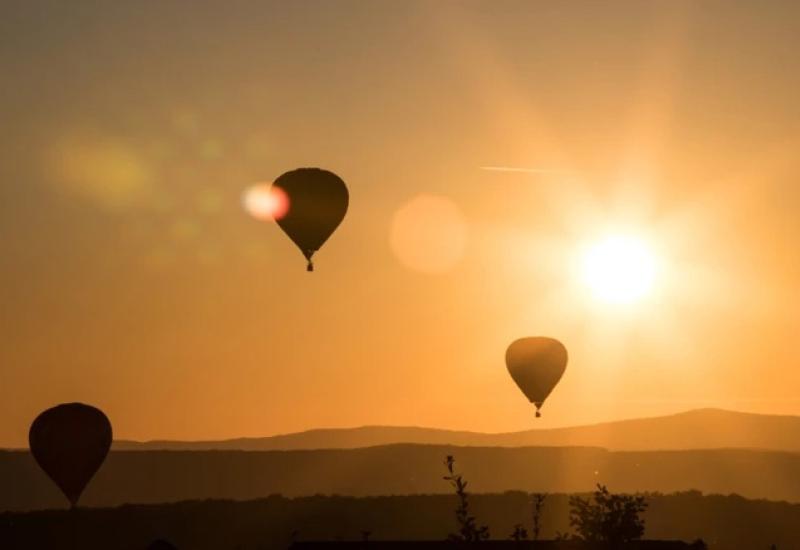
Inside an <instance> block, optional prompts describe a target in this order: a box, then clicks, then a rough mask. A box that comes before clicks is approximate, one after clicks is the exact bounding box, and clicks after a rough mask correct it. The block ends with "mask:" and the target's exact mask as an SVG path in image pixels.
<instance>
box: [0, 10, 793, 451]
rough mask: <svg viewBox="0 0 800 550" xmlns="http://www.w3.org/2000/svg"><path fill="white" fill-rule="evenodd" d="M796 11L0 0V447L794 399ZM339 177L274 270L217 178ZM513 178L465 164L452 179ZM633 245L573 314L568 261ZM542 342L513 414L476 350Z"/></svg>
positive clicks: (502, 386)
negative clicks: (603, 294) (101, 437)
mask: <svg viewBox="0 0 800 550" xmlns="http://www.w3.org/2000/svg"><path fill="white" fill-rule="evenodd" d="M798 36H800V4H798V3H797V2H793V1H785V2H779V1H765V2H750V1H747V2H745V1H733V0H720V1H710V0H709V1H692V2H678V1H670V2H667V1H663V2H662V1H653V2H642V1H640V0H631V1H623V0H619V1H614V2H594V1H574V2H534V1H485V2H446V1H429V2H413V1H405V2H388V1H387V2H367V1H363V2H350V1H298V2H274V3H270V2H225V3H224V5H223V3H212V2H169V1H168V2H151V3H140V2H130V3H128V5H122V3H107V5H100V4H99V3H94V2H82V3H81V2H69V3H65V2H56V1H51V2H46V1H41V2H7V3H4V8H3V17H2V18H0V37H1V38H0V75H2V76H1V77H0V78H2V86H1V87H0V121H2V131H0V262H1V264H0V265H1V266H2V269H1V270H0V329H1V330H0V445H7V446H13V445H24V444H25V442H26V437H27V430H28V426H29V424H30V422H31V421H32V419H33V418H34V417H35V416H36V414H37V413H38V412H40V411H41V410H42V409H44V408H47V407H49V406H52V405H54V404H56V403H60V402H65V401H84V402H88V403H91V404H94V405H97V406H99V407H101V408H102V409H104V410H105V411H106V413H107V414H108V415H109V417H110V418H111V420H112V422H113V423H114V426H115V431H116V435H117V436H118V437H123V438H134V439H154V438H178V439H200V438H227V437H237V436H258V435H268V434H273V433H279V432H289V431H295V430H301V429H307V428H313V427H329V426H354V425H363V424H403V425H405V424H414V425H423V426H434V427H446V428H456V429H470V430H485V431H506V430H518V429H526V428H530V427H536V426H538V427H550V426H560V425H568V424H574V423H583V422H597V421H603V420H608V419H614V418H624V417H634V416H643V415H654V414H662V413H670V412H677V411H680V410H685V409H690V408H696V407H723V408H730V409H738V410H747V411H757V412H765V413H781V414H800V398H798V393H797V390H798V388H799V387H800V372H799V371H798V369H797V366H798V362H799V360H800V348H798V346H797V336H798V334H800V310H799V309H798V304H800V246H798V242H799V241H798V237H800V216H798V213H799V212H800V191H799V190H798V189H799V188H798V184H799V183H800V182H799V181H798V177H799V176H800V155H799V154H798V151H799V150H800V102H798V90H800V58H798V55H797V52H798V47H800V39H798ZM298 166H320V167H324V168H327V169H330V170H333V171H335V172H336V173H338V174H339V175H340V176H341V177H342V178H343V179H344V180H345V181H346V182H347V184H348V186H349V188H350V192H351V203H350V211H349V213H348V216H347V218H346V219H345V221H344V223H343V224H342V226H341V227H340V228H339V230H338V231H337V232H336V233H335V234H334V236H333V237H332V238H331V240H330V241H329V242H328V243H327V244H326V246H325V247H324V248H323V249H322V251H321V252H320V253H319V254H318V255H317V258H316V264H317V271H316V272H315V273H313V274H307V273H306V272H305V264H304V261H303V259H302V256H301V254H300V253H299V252H298V251H297V250H296V249H295V248H293V246H292V245H291V243H290V241H289V240H288V238H286V236H285V235H283V233H282V232H281V231H280V229H279V228H278V227H277V226H276V225H274V224H273V223H271V222H259V221H257V220H254V219H253V218H251V217H250V216H248V214H247V213H246V212H245V211H244V210H243V209H242V205H241V195H242V192H243V190H244V189H245V188H247V187H248V186H249V185H251V184H253V183H257V182H269V181H271V180H272V179H274V178H276V177H277V176H278V175H280V174H281V173H283V172H285V171H287V170H290V169H293V168H296V167H298ZM487 166H495V167H510V168H524V169H528V170H529V171H498V170H485V169H482V167H487ZM618 231H623V232H625V233H626V234H632V235H636V236H637V237H641V238H642V239H645V240H646V241H647V242H648V243H650V244H651V246H652V249H653V250H654V251H655V253H656V255H657V257H658V258H659V261H660V262H661V264H662V267H661V268H660V271H659V275H658V279H657V280H656V283H655V284H654V291H653V293H652V295H650V296H648V297H647V299H645V300H642V301H641V302H640V303H637V304H634V305H632V306H630V307H625V308H615V307H611V306H608V305H603V304H602V303H599V302H598V301H597V300H596V299H594V298H593V297H592V296H591V295H589V294H587V292H586V289H585V288H583V287H581V285H580V284H579V281H578V279H579V277H577V276H576V273H575V269H574V266H575V265H576V262H577V261H578V260H577V259H576V258H579V257H580V254H581V250H583V247H585V246H586V245H587V243H589V244H590V243H592V242H594V241H596V240H597V239H599V238H602V236H603V235H604V234H606V233H608V232H618ZM528 335H547V336H553V337H556V338H559V339H560V340H562V341H563V342H564V343H565V344H566V346H567V347H568V348H569V350H570V364H569V367H568V369H567V372H566V374H565V376H564V378H563V379H562V381H561V384H560V385H559V386H558V388H557V389H556V390H555V392H554V393H553V394H552V395H551V397H550V399H549V400H548V402H547V403H546V405H545V408H544V417H543V418H542V419H541V421H535V420H534V418H533V410H532V408H531V406H530V405H529V404H528V403H527V401H526V400H525V399H524V397H523V396H522V395H521V393H519V391H518V390H517V388H516V387H515V386H514V385H513V383H512V381H511V379H510V378H509V376H508V374H507V372H506V369H505V365H504V362H503V357H504V353H505V348H506V346H507V345H508V344H509V343H510V342H511V341H512V340H514V339H515V338H518V337H521V336H528Z"/></svg>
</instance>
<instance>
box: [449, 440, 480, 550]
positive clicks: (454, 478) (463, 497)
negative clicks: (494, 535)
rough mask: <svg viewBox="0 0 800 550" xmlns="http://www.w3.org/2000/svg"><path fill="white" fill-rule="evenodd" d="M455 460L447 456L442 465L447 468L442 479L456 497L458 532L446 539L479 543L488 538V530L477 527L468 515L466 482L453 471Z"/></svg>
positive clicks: (475, 522)
mask: <svg viewBox="0 0 800 550" xmlns="http://www.w3.org/2000/svg"><path fill="white" fill-rule="evenodd" d="M455 464H456V460H455V458H453V455H447V458H445V460H444V465H445V467H446V468H447V475H446V476H444V477H443V479H444V480H445V481H447V482H449V483H450V485H452V486H453V489H455V491H456V496H458V506H457V507H456V521H457V522H458V532H457V533H451V534H450V535H449V536H448V537H447V539H448V540H451V541H459V542H480V541H482V540H486V539H488V538H489V528H488V527H487V526H485V525H478V522H477V520H476V519H475V516H472V515H470V513H469V496H468V494H467V482H466V481H465V480H464V478H463V476H462V475H461V474H459V473H456V471H455Z"/></svg>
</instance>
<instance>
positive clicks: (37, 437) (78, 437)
mask: <svg viewBox="0 0 800 550" xmlns="http://www.w3.org/2000/svg"><path fill="white" fill-rule="evenodd" d="M111 438H112V432H111V423H110V422H109V421H108V418H106V415H105V414H103V412H102V411H100V410H99V409H96V408H94V407H90V406H89V405H84V404H82V403H67V404H64V405H58V406H57V407H53V408H52V409H48V410H46V411H44V412H43V413H42V414H40V415H39V416H38V417H36V420H34V421H33V424H31V429H30V432H29V433H28V442H29V444H30V449H31V454H33V457H34V458H35V459H36V462H38V463H39V466H41V468H42V470H44V472H45V473H46V474H47V475H48V476H49V477H50V479H52V480H53V483H55V484H56V485H57V486H58V488H59V489H61V492H62V493H64V496H66V497H67V499H68V500H69V502H70V504H71V505H72V506H73V507H74V506H75V505H76V504H77V502H78V499H79V498H80V496H81V493H83V490H84V489H85V488H86V485H87V484H88V483H89V481H90V480H91V479H92V476H94V474H95V473H96V472H97V470H98V469H99V468H100V465H102V464H103V461H104V460H105V458H106V455H108V450H109V449H110V448H111Z"/></svg>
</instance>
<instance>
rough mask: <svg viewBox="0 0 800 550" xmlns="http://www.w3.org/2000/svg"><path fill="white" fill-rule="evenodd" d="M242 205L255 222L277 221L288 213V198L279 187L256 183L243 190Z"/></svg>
mask: <svg viewBox="0 0 800 550" xmlns="http://www.w3.org/2000/svg"><path fill="white" fill-rule="evenodd" d="M242 205H243V206H244V209H245V210H246V211H247V213H248V214H250V215H251V216H253V217H254V218H256V219H257V220H262V221H268V220H279V219H281V218H283V217H284V216H285V215H286V214H287V212H289V197H288V196H287V195H286V192H285V191H284V190H283V189H281V188H280V187H276V186H274V185H269V184H266V183H257V184H255V185H251V186H250V187H248V188H247V189H245V190H244V193H243V194H242Z"/></svg>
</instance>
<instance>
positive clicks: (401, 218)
mask: <svg viewBox="0 0 800 550" xmlns="http://www.w3.org/2000/svg"><path fill="white" fill-rule="evenodd" d="M389 241H390V244H391V247H392V250H393V251H394V253H395V255H396V256H397V258H398V260H400V263H402V264H403V265H404V266H406V267H407V268H409V269H412V270H415V271H421V272H425V273H444V272H446V271H449V270H450V269H452V268H453V267H454V266H455V265H456V264H457V263H458V261H459V260H460V259H461V257H462V255H463V253H464V248H465V246H466V243H467V224H466V222H465V220H464V216H463V215H462V213H461V210H459V208H458V206H456V205H455V203H453V201H451V200H450V199H447V198H445V197H440V196H435V195H425V194H423V195H418V196H416V197H414V198H413V199H411V200H410V201H409V202H407V203H406V204H405V205H403V206H402V207H401V208H400V209H399V210H398V211H397V212H396V213H395V215H394V219H393V220H392V226H391V230H390V235H389Z"/></svg>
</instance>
